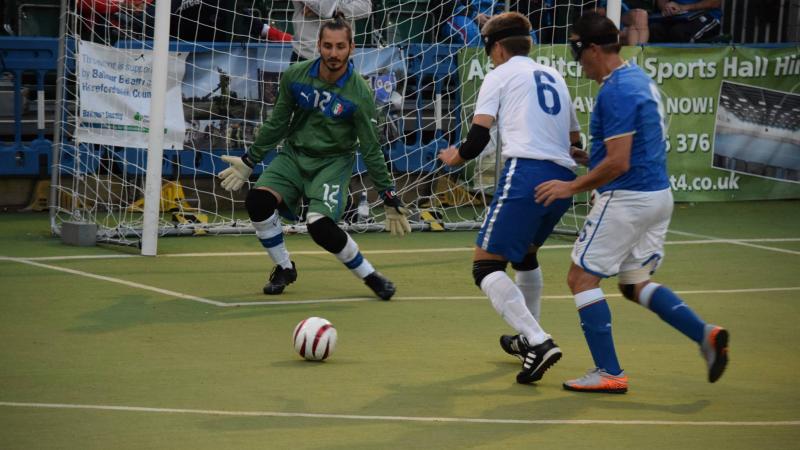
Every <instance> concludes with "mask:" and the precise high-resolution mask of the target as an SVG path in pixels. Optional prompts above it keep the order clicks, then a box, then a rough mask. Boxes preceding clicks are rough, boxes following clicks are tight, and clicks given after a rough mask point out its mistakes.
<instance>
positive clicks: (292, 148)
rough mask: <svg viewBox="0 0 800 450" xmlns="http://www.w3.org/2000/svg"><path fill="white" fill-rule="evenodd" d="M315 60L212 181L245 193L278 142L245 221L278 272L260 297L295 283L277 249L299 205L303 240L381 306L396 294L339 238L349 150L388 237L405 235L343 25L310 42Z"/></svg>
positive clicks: (300, 67)
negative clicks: (305, 202) (305, 203)
mask: <svg viewBox="0 0 800 450" xmlns="http://www.w3.org/2000/svg"><path fill="white" fill-rule="evenodd" d="M317 45H318V47H319V52H320V57H319V58H317V59H316V60H310V61H303V62H299V63H295V64H293V65H292V66H290V67H289V69H287V70H286V72H285V73H284V74H283V77H281V81H280V91H279V94H278V99H277V102H276V104H275V109H274V110H273V111H272V115H271V116H270V117H269V119H268V120H267V122H265V123H264V125H263V126H262V127H261V129H260V130H259V132H258V135H257V136H256V138H255V142H254V143H253V145H252V146H251V147H250V148H249V150H248V151H247V152H246V153H245V154H244V156H242V157H241V158H238V157H233V156H224V157H223V158H222V159H223V160H224V161H226V162H227V163H229V164H230V167H228V168H227V169H225V170H223V171H222V172H220V173H219V178H221V179H222V183H221V185H222V187H223V188H224V189H225V190H228V191H235V190H238V189H239V188H241V187H242V185H244V183H245V182H246V181H247V180H248V178H249V177H250V174H251V173H252V171H253V166H254V165H255V164H256V163H258V162H259V161H261V160H262V159H263V157H264V155H265V154H266V152H267V151H268V150H269V149H272V148H275V146H276V145H277V144H278V143H279V142H280V141H281V140H284V139H285V142H284V148H283V150H282V151H281V152H279V153H278V155H277V156H276V157H275V159H274V160H273V161H272V163H270V165H269V167H268V168H267V169H266V170H265V171H264V173H262V174H261V176H260V177H259V179H258V181H257V182H256V183H255V186H254V187H253V188H252V189H250V191H249V192H248V193H247V200H246V202H245V204H246V206H247V212H248V214H249V215H250V220H251V221H252V223H253V227H254V228H255V230H256V236H258V239H259V240H260V241H261V244H262V245H263V246H264V247H265V248H266V249H267V252H268V253H269V256H270V257H271V258H272V260H273V261H274V262H275V264H276V266H275V268H274V269H273V270H272V273H271V274H270V276H269V281H268V282H267V284H266V286H264V293H265V294H267V295H276V294H280V293H282V292H283V291H284V289H285V288H286V286H287V285H289V284H291V283H292V282H294V281H295V280H296V279H297V270H296V268H295V264H294V262H293V261H292V260H291V259H290V257H289V252H288V251H287V250H286V246H285V244H284V241H283V232H282V229H281V221H280V218H279V216H278V212H279V211H280V212H281V213H282V214H283V215H284V216H287V217H295V213H296V211H297V209H298V204H299V202H300V200H301V199H302V197H303V196H304V195H305V196H306V197H307V198H308V199H309V207H308V215H307V224H308V233H309V234H310V235H311V238H312V239H314V242H316V243H317V245H319V246H320V247H322V248H324V249H325V250H327V251H329V252H331V253H333V254H334V255H335V256H336V258H337V259H338V260H339V261H341V262H342V263H343V264H344V265H345V266H347V268H348V269H350V270H351V271H352V272H353V273H354V274H355V275H356V276H358V277H359V278H361V279H363V280H364V283H365V284H366V285H367V286H369V288H370V289H372V290H373V291H374V292H375V294H377V295H378V297H380V298H382V299H383V300H389V299H390V298H391V297H392V295H394V292H395V287H394V284H392V282H391V281H389V280H388V279H387V278H386V277H384V276H383V275H381V274H380V273H378V272H377V271H376V270H375V269H374V268H373V267H372V265H371V264H370V263H369V261H367V260H366V259H365V258H364V257H363V256H362V255H361V252H360V251H359V250H358V246H357V245H356V243H355V241H353V239H352V238H351V237H350V236H348V234H347V233H346V232H345V231H344V230H342V229H341V228H339V226H338V225H337V222H338V221H339V219H340V218H341V216H342V213H343V212H344V211H343V209H344V207H345V205H346V203H347V197H348V195H349V192H348V191H349V184H350V177H351V176H352V170H353V163H354V160H355V151H356V148H357V147H358V148H360V152H361V155H362V156H363V158H364V162H365V163H366V166H367V170H368V172H369V175H370V177H371V178H372V181H373V183H374V184H375V188H376V189H377V190H378V191H379V192H380V195H381V198H382V199H383V204H384V207H385V210H386V228H387V229H388V230H390V231H391V232H392V234H399V235H403V234H405V233H408V232H410V231H411V227H410V226H409V224H408V220H407V218H406V216H407V214H408V212H407V210H406V209H405V208H404V207H403V204H402V202H401V200H400V199H399V198H398V197H397V195H396V194H395V191H394V186H392V180H391V177H390V176H389V171H388V170H387V169H386V163H385V161H384V159H383V152H382V151H381V149H380V145H379V143H378V136H377V132H376V124H377V121H376V119H375V116H376V114H377V113H376V108H375V102H374V100H373V94H372V91H371V90H370V88H369V86H367V83H366V82H365V81H364V80H363V79H362V78H361V76H360V75H359V74H358V73H357V72H355V70H354V69H353V63H352V62H351V61H350V54H351V52H352V51H353V48H354V47H355V44H354V42H353V31H352V29H351V28H350V25H349V24H348V23H347V22H346V21H345V20H342V19H341V18H340V17H337V18H336V19H333V20H332V21H329V22H326V23H324V24H323V25H322V26H321V28H320V31H319V39H318V42H317Z"/></svg>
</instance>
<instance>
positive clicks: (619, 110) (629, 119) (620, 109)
mask: <svg viewBox="0 0 800 450" xmlns="http://www.w3.org/2000/svg"><path fill="white" fill-rule="evenodd" d="M604 94H605V95H604V96H603V97H602V99H601V101H600V102H599V105H598V106H599V107H600V114H601V117H602V118H603V122H602V123H603V125H602V126H603V140H608V139H611V138H614V137H617V136H621V135H625V134H632V133H635V132H636V112H637V110H638V107H639V106H638V101H637V99H636V96H635V95H632V94H631V93H625V92H623V91H622V90H620V89H618V86H614V89H609V90H607V91H606V92H604Z"/></svg>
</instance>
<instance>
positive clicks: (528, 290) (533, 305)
mask: <svg viewBox="0 0 800 450" xmlns="http://www.w3.org/2000/svg"><path fill="white" fill-rule="evenodd" d="M514 279H515V280H516V282H517V286H519V290H520V291H522V295H524V296H525V305H526V306H527V307H528V311H530V312H531V314H533V318H534V319H536V321H537V322H539V321H541V317H542V288H543V287H544V282H543V280H542V268H541V267H537V268H535V269H533V270H518V271H517V273H516V274H515V275H514Z"/></svg>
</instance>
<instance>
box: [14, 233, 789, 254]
mask: <svg viewBox="0 0 800 450" xmlns="http://www.w3.org/2000/svg"><path fill="white" fill-rule="evenodd" d="M673 233H679V232H675V231H673ZM686 234H690V233H686ZM696 236H699V235H696ZM751 242H800V238H760V239H758V238H756V239H717V238H711V239H693V240H683V241H667V242H666V243H665V244H666V245H708V244H739V245H748V246H751V247H755V248H760V249H766V250H774V251H783V252H788V253H793V254H800V252H796V251H793V250H786V249H779V248H774V247H764V246H758V245H751V244H749V243H751ZM571 248H572V244H555V245H544V246H542V248H541V250H561V249H571ZM471 251H473V247H444V248H420V249H394V250H362V251H361V253H363V254H365V255H392V254H398V255H399V254H412V253H445V252H471ZM291 253H292V255H327V254H328V252H327V251H325V250H301V251H293V252H291ZM229 256H232V257H237V256H265V253H264V252H263V251H255V252H207V253H175V254H167V255H159V256H158V258H198V257H200V258H213V257H229ZM125 258H149V256H141V255H113V254H110V255H72V256H38V257H30V258H24V257H23V258H18V259H24V260H27V261H73V260H92V259H125ZM3 259H6V260H13V259H16V258H8V257H2V256H0V260H3Z"/></svg>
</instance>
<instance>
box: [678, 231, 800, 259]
mask: <svg viewBox="0 0 800 450" xmlns="http://www.w3.org/2000/svg"><path fill="white" fill-rule="evenodd" d="M668 232H669V233H672V234H677V235H680V236H690V237H696V238H700V239H705V240H715V241H719V242H720V243H725V244H733V245H741V246H744V247H750V248H757V249H760V250H769V251H773V252H780V253H788V254H790V255H800V251H796V250H789V249H785V248H778V247H768V246H766V245H758V244H753V243H752V242H758V241H751V242H749V240H748V239H722V238H718V237H715V236H707V235H704V234H697V233H689V232H687V231H677V230H668ZM769 242H775V241H769Z"/></svg>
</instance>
